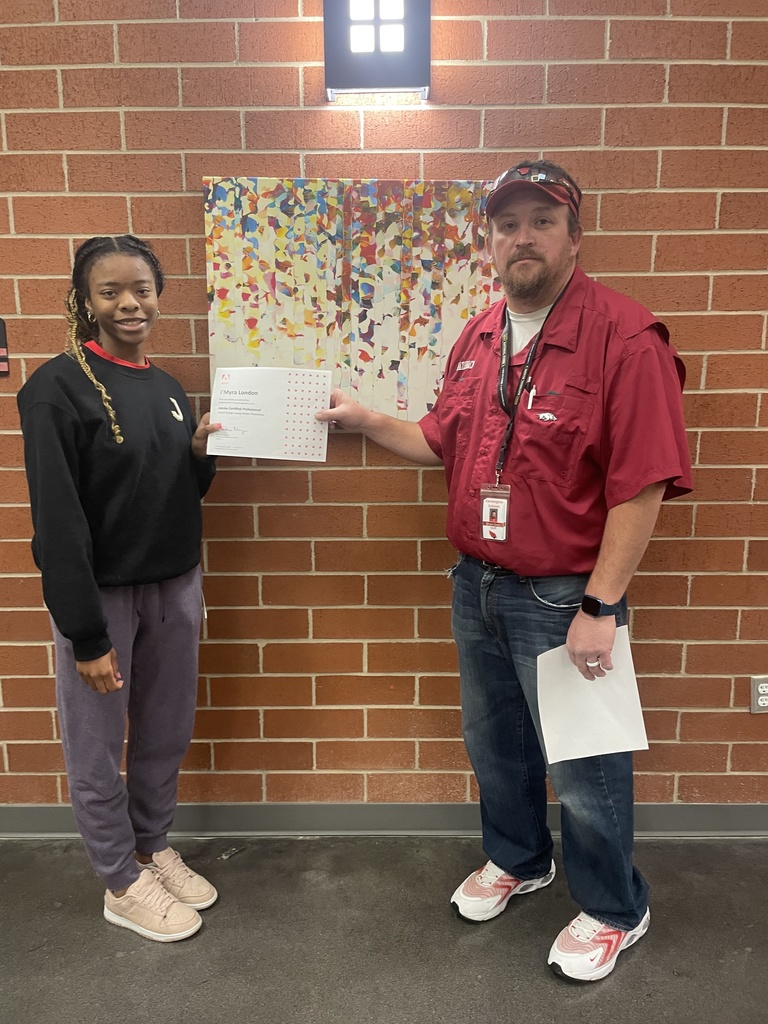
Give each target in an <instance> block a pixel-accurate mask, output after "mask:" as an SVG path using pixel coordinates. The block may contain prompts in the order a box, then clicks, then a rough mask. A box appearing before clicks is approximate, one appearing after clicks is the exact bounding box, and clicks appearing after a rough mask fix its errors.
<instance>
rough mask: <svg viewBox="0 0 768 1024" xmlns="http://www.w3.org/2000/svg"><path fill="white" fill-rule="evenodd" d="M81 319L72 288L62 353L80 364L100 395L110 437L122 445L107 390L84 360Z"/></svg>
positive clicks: (68, 298) (75, 294) (118, 427)
mask: <svg viewBox="0 0 768 1024" xmlns="http://www.w3.org/2000/svg"><path fill="white" fill-rule="evenodd" d="M81 317H82V314H81V311H80V308H79V306H78V303H77V291H76V290H75V289H74V288H72V290H71V291H70V293H69V295H68V296H67V344H66V347H65V349H64V351H65V352H66V354H67V355H68V356H69V357H70V359H75V360H76V361H77V362H78V363H79V364H80V368H81V369H82V371H83V373H84V374H85V375H86V377H87V378H88V380H89V381H90V382H91V383H92V384H93V386H94V387H95V388H96V390H97V391H98V392H99V394H100V395H101V401H102V404H103V406H104V408H105V409H106V410H107V413H108V415H109V425H110V428H111V430H112V435H113V437H114V439H115V441H116V442H117V443H118V444H122V443H123V441H124V440H125V438H124V437H123V434H122V431H121V430H120V424H119V423H118V422H117V416H116V415H115V410H114V409H113V408H112V399H111V398H110V396H109V395H108V394H107V389H106V388H105V387H104V385H103V384H102V383H101V381H99V380H97V379H96V377H95V376H94V374H93V370H91V368H90V366H89V365H88V363H87V361H86V358H85V352H84V351H83V343H82V340H81V338H80V325H81V322H82V319H81Z"/></svg>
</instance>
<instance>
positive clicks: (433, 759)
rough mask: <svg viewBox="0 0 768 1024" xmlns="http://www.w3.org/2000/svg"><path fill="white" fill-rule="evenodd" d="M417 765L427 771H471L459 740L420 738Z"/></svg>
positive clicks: (465, 752) (462, 744)
mask: <svg viewBox="0 0 768 1024" xmlns="http://www.w3.org/2000/svg"><path fill="white" fill-rule="evenodd" d="M418 767H419V768H423V769H426V770H428V771H429V770H433V771H464V772H471V771H472V766H471V765H470V763H469V758H468V757H467V751H466V748H465V747H464V743H463V742H462V741H461V740H422V741H421V742H420V743H419V764H418Z"/></svg>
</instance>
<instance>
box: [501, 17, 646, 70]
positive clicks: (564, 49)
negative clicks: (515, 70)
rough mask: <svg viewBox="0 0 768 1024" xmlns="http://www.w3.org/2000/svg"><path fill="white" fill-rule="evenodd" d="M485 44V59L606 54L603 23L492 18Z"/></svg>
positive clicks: (582, 57)
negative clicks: (486, 47) (486, 48)
mask: <svg viewBox="0 0 768 1024" xmlns="http://www.w3.org/2000/svg"><path fill="white" fill-rule="evenodd" d="M487 46H488V52H487V59H488V60H499V61H513V60H526V61H534V60H567V59H568V58H574V59H576V60H594V59H597V60H600V59H601V58H603V57H605V56H606V23H605V22H604V21H587V20H582V19H580V20H578V21H561V20H558V21H553V20H549V19H547V20H544V21H503V20H493V21H489V22H488V43H487ZM631 56H632V57H635V56H636V54H631Z"/></svg>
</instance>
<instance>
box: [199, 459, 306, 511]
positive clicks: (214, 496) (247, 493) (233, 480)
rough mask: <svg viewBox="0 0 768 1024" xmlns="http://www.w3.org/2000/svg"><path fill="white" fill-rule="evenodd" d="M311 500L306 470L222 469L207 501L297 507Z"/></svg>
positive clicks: (220, 468)
mask: <svg viewBox="0 0 768 1024" xmlns="http://www.w3.org/2000/svg"><path fill="white" fill-rule="evenodd" d="M308 498H309V475H308V473H307V471H306V470H288V469H278V470H271V469H250V468H249V469H237V470H230V469H228V468H227V467H226V466H224V467H221V466H220V467H219V471H218V472H217V474H216V477H215V480H214V484H213V487H212V488H211V491H210V492H209V494H208V498H207V501H208V502H210V501H211V500H213V501H216V502H224V503H225V504H229V503H237V502H244V503H251V502H258V504H260V505H263V504H269V503H271V502H275V503H276V504H279V505H282V504H285V503H290V504H296V503H298V502H303V501H307V500H308Z"/></svg>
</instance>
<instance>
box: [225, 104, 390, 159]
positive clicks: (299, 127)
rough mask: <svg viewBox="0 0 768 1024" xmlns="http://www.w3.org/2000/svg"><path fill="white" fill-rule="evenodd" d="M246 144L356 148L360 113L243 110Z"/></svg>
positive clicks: (268, 147)
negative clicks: (244, 112) (244, 111)
mask: <svg viewBox="0 0 768 1024" xmlns="http://www.w3.org/2000/svg"><path fill="white" fill-rule="evenodd" d="M245 144H246V148H249V149H281V150H285V149H296V148H301V149H330V148H334V149H357V148H359V146H360V115H359V114H358V113H357V112H356V111H351V110H329V109H328V110H316V109H308V110H292V111H285V110H280V111H270V110H259V111H246V114H245ZM374 148H375V147H374Z"/></svg>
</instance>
